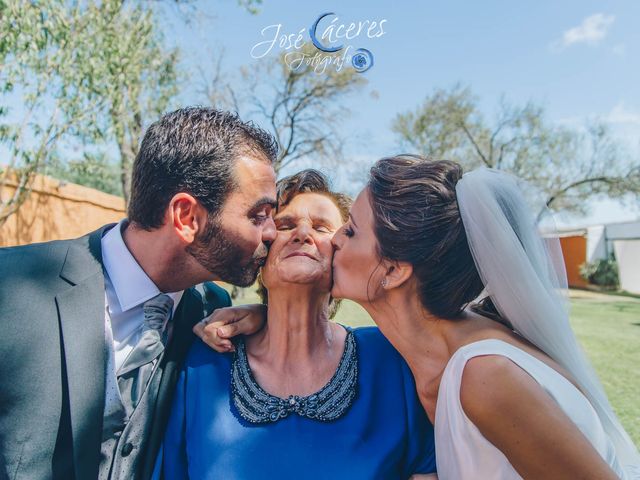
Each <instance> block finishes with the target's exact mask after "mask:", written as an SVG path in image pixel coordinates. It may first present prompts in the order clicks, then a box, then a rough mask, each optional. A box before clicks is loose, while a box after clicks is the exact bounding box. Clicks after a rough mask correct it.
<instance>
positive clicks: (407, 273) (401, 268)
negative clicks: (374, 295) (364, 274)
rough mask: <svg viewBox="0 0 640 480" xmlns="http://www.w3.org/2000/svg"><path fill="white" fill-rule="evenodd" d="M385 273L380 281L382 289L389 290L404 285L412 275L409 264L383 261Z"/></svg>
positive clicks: (411, 267)
mask: <svg viewBox="0 0 640 480" xmlns="http://www.w3.org/2000/svg"><path fill="white" fill-rule="evenodd" d="M385 263H386V265H385V267H386V273H385V275H384V277H383V279H382V288H384V289H385V290H390V289H392V288H397V287H400V286H402V285H404V284H405V283H406V282H408V281H409V279H410V278H411V276H412V275H413V265H411V264H410V263H409V262H398V261H385Z"/></svg>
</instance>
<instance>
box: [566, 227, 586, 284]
mask: <svg viewBox="0 0 640 480" xmlns="http://www.w3.org/2000/svg"><path fill="white" fill-rule="evenodd" d="M560 246H561V247H562V256H563V257H564V264H565V267H566V269H567V283H568V284H569V286H570V287H586V286H587V282H586V281H585V280H584V279H583V278H582V277H581V276H580V265H582V264H583V263H584V262H586V261H587V237H586V236H584V235H578V236H574V237H560Z"/></svg>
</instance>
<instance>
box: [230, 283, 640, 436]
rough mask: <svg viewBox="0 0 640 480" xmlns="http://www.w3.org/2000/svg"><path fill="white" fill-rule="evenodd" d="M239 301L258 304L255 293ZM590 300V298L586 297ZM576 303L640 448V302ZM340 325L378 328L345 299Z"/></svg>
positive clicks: (608, 386)
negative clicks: (373, 326)
mask: <svg viewBox="0 0 640 480" xmlns="http://www.w3.org/2000/svg"><path fill="white" fill-rule="evenodd" d="M244 292H245V297H244V298H238V299H237V300H235V301H234V303H238V304H241V303H256V302H257V301H258V297H257V296H256V295H255V293H253V289H245V290H244ZM583 296H585V295H583ZM586 297H587V298H573V299H572V300H571V305H572V309H571V324H572V326H573V328H574V330H575V332H576V334H577V336H578V339H579V341H580V343H581V345H582V347H583V348H584V350H585V351H586V352H587V356H588V357H589V359H590V360H591V362H592V363H593V366H594V368H595V369H596V372H597V373H598V376H599V377H600V381H601V382H602V384H603V385H604V388H605V390H606V392H607V395H608V397H609V401H610V402H611V404H612V405H613V408H614V410H615V412H616V414H617V415H618V416H619V418H620V421H621V422H622V424H623V425H624V427H625V429H626V430H627V432H628V433H629V435H631V438H632V439H633V441H634V442H635V443H636V445H640V301H638V300H637V299H636V298H633V297H624V296H611V295H607V296H604V295H594V296H592V298H591V296H590V295H586ZM336 321H338V322H340V323H344V324H346V325H351V326H361V325H373V321H372V320H371V317H369V315H368V314H367V313H366V312H365V311H364V310H363V309H362V308H361V307H360V306H359V305H357V304H355V303H353V302H350V301H344V302H343V303H342V306H341V308H340V310H339V312H338V314H337V316H336Z"/></svg>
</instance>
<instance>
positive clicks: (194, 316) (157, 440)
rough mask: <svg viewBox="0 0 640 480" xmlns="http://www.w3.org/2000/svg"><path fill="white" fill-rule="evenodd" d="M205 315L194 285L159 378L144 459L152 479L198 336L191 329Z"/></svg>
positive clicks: (177, 320)
mask: <svg viewBox="0 0 640 480" xmlns="http://www.w3.org/2000/svg"><path fill="white" fill-rule="evenodd" d="M202 318H204V309H203V303H202V297H201V296H200V294H199V293H198V292H196V290H195V289H194V288H189V289H187V290H185V292H184V295H183V296H182V300H181V301H180V304H179V305H178V308H177V309H176V313H175V315H174V320H173V321H174V324H173V336H172V338H171V341H170V342H169V345H167V349H166V350H165V353H164V357H163V358H162V363H161V367H162V379H161V380H160V387H159V389H158V397H157V401H156V407H155V412H154V415H153V418H154V420H153V424H152V427H151V433H150V434H149V443H148V444H147V445H148V447H147V451H148V452H149V454H148V455H146V456H145V458H144V460H143V462H144V465H143V468H142V474H143V475H142V478H150V477H151V473H152V472H153V468H154V463H155V460H156V458H155V457H156V456H155V453H156V452H157V451H158V450H159V448H160V444H161V442H162V437H163V435H164V430H165V428H166V425H167V421H168V420H169V413H170V411H171V404H172V399H173V393H174V390H175V387H176V382H177V380H178V375H179V374H180V369H181V368H182V363H183V361H184V359H185V357H186V355H187V352H188V351H189V348H190V347H191V345H192V343H193V341H194V340H195V338H196V337H195V335H194V333H193V332H192V328H193V326H194V325H195V323H196V322H198V321H200V320H201V319H202Z"/></svg>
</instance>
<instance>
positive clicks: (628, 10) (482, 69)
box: [160, 0, 640, 226]
mask: <svg viewBox="0 0 640 480" xmlns="http://www.w3.org/2000/svg"><path fill="white" fill-rule="evenodd" d="M163 5H165V6H164V7H162V8H164V10H163V12H162V15H161V16H160V18H161V26H162V28H163V31H164V35H165V37H166V39H167V41H168V42H169V43H170V44H175V45H177V46H179V47H180V49H181V50H182V52H183V60H182V62H183V63H182V66H181V67H182V68H183V69H184V71H185V72H189V71H191V72H193V71H198V70H199V69H203V70H205V71H206V70H208V69H211V68H213V65H215V63H216V61H217V58H218V53H217V52H219V50H220V48H223V49H224V52H225V55H224V57H225V63H224V68H225V70H228V71H236V70H237V69H238V68H239V67H241V66H245V67H247V68H251V67H252V66H257V65H258V63H259V62H261V61H265V58H262V59H260V58H252V56H251V50H252V48H253V47H254V45H255V44H256V43H258V42H261V41H265V40H266V39H268V38H270V37H267V36H266V35H263V34H262V33H261V31H262V30H263V29H264V28H265V27H269V26H273V25H281V27H280V31H281V32H282V33H284V34H294V33H296V34H297V33H298V32H299V31H300V30H301V29H302V30H304V34H305V39H308V33H307V30H308V28H309V26H310V25H311V24H312V23H313V22H314V20H315V19H316V18H317V17H318V16H319V15H320V14H322V13H325V12H334V13H335V16H334V17H329V18H330V19H334V18H336V17H337V19H336V20H335V22H336V25H337V24H346V25H348V24H350V23H351V22H354V23H356V24H357V23H358V22H365V21H367V20H368V21H369V22H372V21H376V22H377V23H378V24H379V23H380V22H381V21H383V20H384V21H385V22H384V34H383V35H381V36H379V37H378V38H367V36H366V35H364V34H361V35H360V36H358V37H356V38H354V39H351V40H344V41H345V42H346V43H347V45H351V46H352V47H353V48H354V49H355V48H361V47H364V48H367V49H369V50H370V51H371V52H372V54H373V56H374V65H373V67H372V68H370V69H369V70H367V71H366V72H364V73H362V74H361V75H364V76H366V78H367V80H368V85H367V87H366V88H365V89H364V90H363V91H362V92H360V93H358V94H355V95H352V96H350V97H349V98H347V99H345V101H344V106H345V107H346V108H347V109H349V110H350V111H351V112H352V113H351V115H349V116H348V117H346V118H344V119H341V122H342V125H343V131H344V132H347V133H348V135H349V138H350V140H351V142H350V144H349V148H348V150H347V153H348V155H347V159H346V160H345V161H347V162H348V161H350V159H352V160H353V161H358V162H364V163H367V162H368V163H373V162H374V161H375V160H376V159H378V158H380V157H382V156H385V155H391V154H394V153H399V152H400V151H401V150H400V145H399V143H398V140H397V138H396V137H395V135H394V134H393V132H392V131H391V123H392V121H393V119H394V118H395V116H396V115H397V114H398V113H401V112H405V111H407V110H413V109H415V108H416V107H417V106H418V105H420V104H421V103H422V101H423V100H424V98H425V96H426V95H427V94H429V93H430V92H432V91H433V89H435V88H438V87H444V88H448V87H451V86H452V85H454V84H455V83H457V82H459V83H461V84H463V85H468V86H469V87H470V88H471V89H472V90H473V91H474V93H476V94H477V95H478V97H479V99H480V106H481V108H482V110H483V113H485V114H486V115H487V116H488V117H491V116H492V114H493V113H494V107H495V106H496V104H497V102H498V101H499V99H500V97H501V96H503V95H504V96H505V97H506V99H508V100H509V101H510V102H512V103H514V104H523V103H525V102H527V101H529V100H532V101H534V102H536V103H538V104H542V105H543V106H544V107H545V108H546V112H547V115H548V118H549V119H550V120H551V121H554V122H558V123H561V124H567V125H572V126H580V125H583V124H584V122H585V121H586V120H587V119H589V118H593V117H595V116H597V117H600V118H601V119H603V120H605V121H607V122H609V123H610V125H611V127H612V129H613V131H614V133H615V134H616V135H617V136H618V137H619V138H620V140H621V141H623V142H625V143H626V144H627V145H628V146H629V148H630V149H631V150H632V151H634V152H638V156H636V157H635V158H639V159H640V90H639V85H640V62H639V61H638V60H639V54H640V29H638V22H639V21H640V2H638V1H635V0H628V1H610V2H606V3H605V2H594V1H589V0H565V1H562V2H558V1H552V0H539V1H537V2H527V4H526V5H525V3H524V2H515V1H506V0H505V1H483V2H478V1H460V0H453V1H447V2H445V1H442V0H441V1H437V2H436V1H421V2H417V1H415V2H409V1H401V0H395V1H393V2H388V1H348V2H347V1H344V0H343V1H340V2H338V1H333V2H332V1H317V2H301V1H299V0H297V1H293V0H281V1H276V0H264V2H263V4H262V5H260V6H259V7H258V8H259V13H257V14H255V15H254V14H251V13H249V12H247V11H246V9H244V8H242V7H240V6H239V5H238V2H237V0H203V1H194V2H191V3H188V6H187V7H182V8H185V9H186V10H185V12H186V14H184V15H183V14H181V13H180V10H179V7H176V6H175V3H173V2H166V3H164V4H163ZM194 13H195V15H194ZM185 18H190V21H189V23H188V24H187V23H185ZM328 24H329V21H328V19H326V20H325V21H323V23H322V25H328ZM274 30H275V27H273V28H271V29H268V31H269V32H271V31H274ZM280 52H281V50H280V49H278V48H277V47H276V48H274V49H273V50H272V51H271V52H270V53H269V54H268V56H275V55H278V54H279V53H280ZM198 80H199V79H198V78H194V77H191V78H187V77H186V78H185V80H184V83H183V84H182V85H181V87H182V88H181V90H182V94H181V95H180V97H179V99H178V102H179V103H181V104H183V105H185V104H192V103H202V96H201V95H200V94H199V93H198V92H197V90H198V84H197V81H198ZM372 93H375V95H373V94H372ZM638 161H640V160H638ZM637 218H639V219H640V209H639V208H638V206H637V204H633V202H632V205H627V206H624V205H621V204H620V203H619V202H613V201H610V200H599V201H596V202H593V204H592V208H591V212H590V214H589V215H588V216H587V217H585V218H573V217H566V216H563V217H561V218H559V223H560V224H561V225H562V226H578V225H580V226H581V225H590V224H598V223H603V222H614V221H626V220H634V219H637Z"/></svg>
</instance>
